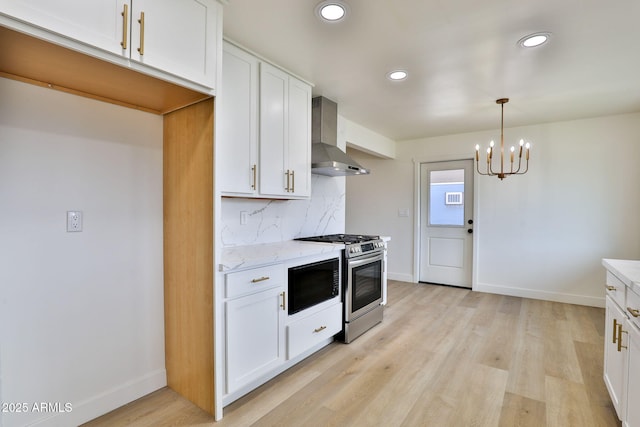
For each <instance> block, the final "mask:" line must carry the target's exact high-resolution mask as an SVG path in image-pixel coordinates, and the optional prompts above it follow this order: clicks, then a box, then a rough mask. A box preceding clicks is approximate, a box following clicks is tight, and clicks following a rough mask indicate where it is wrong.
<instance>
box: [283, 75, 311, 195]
mask: <svg viewBox="0 0 640 427" xmlns="http://www.w3.org/2000/svg"><path fill="white" fill-rule="evenodd" d="M287 153H288V158H287V159H286V163H287V164H288V168H289V169H290V170H291V174H292V176H291V186H290V193H291V194H292V195H293V196H296V197H309V196H310V195H311V86H309V85H308V84H306V83H304V82H302V81H300V80H298V79H296V78H294V77H289V147H288V150H287Z"/></svg>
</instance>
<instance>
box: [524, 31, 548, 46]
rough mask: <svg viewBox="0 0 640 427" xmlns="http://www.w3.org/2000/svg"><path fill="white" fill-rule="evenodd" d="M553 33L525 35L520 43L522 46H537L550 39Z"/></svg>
mask: <svg viewBox="0 0 640 427" xmlns="http://www.w3.org/2000/svg"><path fill="white" fill-rule="evenodd" d="M549 37H551V33H534V34H529V35H528V36H524V37H523V38H521V39H520V40H519V41H518V44H519V45H520V46H522V47H536V46H540V45H542V44H544V43H546V42H547V41H549Z"/></svg>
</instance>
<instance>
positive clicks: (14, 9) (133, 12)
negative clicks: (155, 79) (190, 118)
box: [0, 0, 222, 89]
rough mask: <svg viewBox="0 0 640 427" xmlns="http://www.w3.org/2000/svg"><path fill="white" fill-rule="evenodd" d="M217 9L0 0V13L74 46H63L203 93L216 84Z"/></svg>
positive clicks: (190, 3)
mask: <svg viewBox="0 0 640 427" xmlns="http://www.w3.org/2000/svg"><path fill="white" fill-rule="evenodd" d="M221 8H222V6H221V5H219V4H218V3H217V2H216V1H215V0H181V1H175V0H94V1H74V0H48V1H44V0H0V13H1V14H3V15H6V16H9V17H12V18H15V19H18V20H19V21H23V22H25V23H27V24H28V25H30V26H34V27H37V28H40V29H44V30H46V31H47V32H49V33H51V34H52V35H56V36H63V38H64V39H65V40H69V41H72V42H79V44H77V45H70V44H69V43H64V44H65V46H67V47H71V48H74V49H76V50H79V51H81V52H83V53H86V54H89V55H93V56H97V57H100V58H102V59H107V60H112V61H113V62H116V63H119V64H121V65H123V64H127V62H123V60H129V59H130V60H133V61H135V62H136V63H141V64H144V65H146V66H150V67H153V68H154V69H156V70H159V71H161V72H164V73H169V74H171V75H174V76H176V77H179V78H180V79H185V80H188V81H190V82H193V83H196V84H198V85H201V86H203V87H206V88H209V89H213V88H215V86H216V76H217V61H218V58H217V56H218V53H217V52H218V49H219V43H220V39H221V32H222V28H221V22H220V18H221V17H222V10H221ZM37 35H38V36H42V34H41V33H38V34H37ZM49 41H52V42H54V43H57V42H60V40H59V39H55V38H54V37H51V39H50V40H49ZM91 48H97V49H99V50H100V51H95V50H94V51H91ZM102 51H104V52H108V53H111V54H114V55H116V56H113V57H112V58H109V57H105V55H104V53H102ZM118 58H120V59H119V61H118ZM133 68H135V69H136V70H138V71H143V72H144V71H145V69H144V67H142V68H141V67H139V66H135V64H134V65H133ZM150 74H153V73H150Z"/></svg>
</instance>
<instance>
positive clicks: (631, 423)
mask: <svg viewBox="0 0 640 427" xmlns="http://www.w3.org/2000/svg"><path fill="white" fill-rule="evenodd" d="M628 323H629V325H628V326H627V328H628V332H629V346H628V347H629V358H628V361H627V363H628V364H629V375H628V378H629V381H628V385H627V414H626V417H625V419H624V423H623V425H624V426H625V427H637V426H640V405H639V404H638V403H639V402H640V328H638V327H637V326H636V325H634V324H633V323H632V322H628Z"/></svg>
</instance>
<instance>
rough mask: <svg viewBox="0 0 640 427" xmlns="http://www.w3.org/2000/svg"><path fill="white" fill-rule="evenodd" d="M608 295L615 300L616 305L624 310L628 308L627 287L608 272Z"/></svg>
mask: <svg viewBox="0 0 640 427" xmlns="http://www.w3.org/2000/svg"><path fill="white" fill-rule="evenodd" d="M606 289H607V295H609V297H611V299H613V300H614V301H615V302H616V304H618V305H619V306H620V307H622V308H626V306H625V304H626V293H627V287H626V286H625V284H624V283H622V281H621V280H620V279H618V278H617V277H616V276H615V275H614V274H613V273H611V272H610V271H607V286H606Z"/></svg>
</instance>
